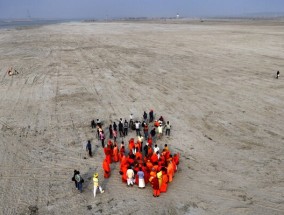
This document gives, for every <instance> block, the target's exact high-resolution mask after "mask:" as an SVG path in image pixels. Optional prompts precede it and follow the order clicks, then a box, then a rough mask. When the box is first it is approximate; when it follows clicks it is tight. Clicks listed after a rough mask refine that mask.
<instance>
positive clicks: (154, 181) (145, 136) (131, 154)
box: [72, 110, 179, 197]
mask: <svg viewBox="0 0 284 215" xmlns="http://www.w3.org/2000/svg"><path fill="white" fill-rule="evenodd" d="M141 121H142V122H141ZM141 121H139V120H134V116H133V114H131V115H130V119H129V122H128V121H127V120H126V119H124V120H123V119H122V118H120V120H119V121H118V123H117V124H116V122H113V123H111V124H110V125H109V126H108V135H109V136H108V141H107V143H106V144H105V139H106V136H105V132H104V130H103V128H102V122H101V120H100V119H97V120H96V121H95V120H92V122H91V127H92V128H93V129H96V136H97V138H98V139H99V140H100V141H101V146H102V148H103V151H104V154H105V158H104V160H103V162H102V168H103V170H104V178H109V177H110V176H111V167H110V165H111V164H112V163H116V162H119V163H120V165H119V167H120V169H119V170H120V171H119V173H120V175H121V180H122V182H124V183H126V184H127V186H128V187H132V186H134V185H137V186H138V187H139V188H141V189H143V188H145V186H146V185H147V184H150V185H151V186H152V188H153V196H154V197H159V196H160V193H163V192H166V191H167V186H168V183H171V182H172V181H173V177H174V174H175V173H176V171H177V167H178V164H179V154H172V153H171V151H170V149H169V146H168V145H167V144H164V146H163V148H162V149H160V148H159V146H158V141H159V139H161V138H162V136H163V135H164V133H165V135H167V136H170V130H171V124H170V122H169V121H167V122H165V120H164V118H163V117H162V116H161V117H160V118H159V119H158V120H154V112H153V110H150V112H149V114H147V113H146V112H145V111H144V113H143V116H142V120H141ZM164 130H165V132H164ZM129 131H135V132H136V137H135V138H129V140H128V141H126V137H127V136H128V134H129ZM142 132H143V133H142ZM118 135H119V137H120V140H121V141H120V143H118ZM127 143H128V144H127ZM126 144H127V145H126ZM86 151H87V152H88V154H89V156H90V157H92V146H91V142H90V141H88V142H87V144H86ZM75 171H77V170H75ZM75 171H74V176H73V178H72V180H74V181H75V186H76V188H77V189H79V190H80V191H82V186H81V184H82V182H81V181H80V179H79V177H77V179H78V180H76V175H79V174H80V173H78V171H77V172H75ZM93 182H94V196H96V191H97V190H98V189H99V190H100V192H101V193H103V192H104V190H103V189H102V188H101V186H100V185H99V182H98V173H95V174H94V176H93Z"/></svg>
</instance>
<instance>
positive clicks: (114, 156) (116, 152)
mask: <svg viewBox="0 0 284 215" xmlns="http://www.w3.org/2000/svg"><path fill="white" fill-rule="evenodd" d="M112 154H113V157H112V158H113V161H114V162H118V160H119V155H118V147H117V145H116V144H114V147H113V153H112Z"/></svg>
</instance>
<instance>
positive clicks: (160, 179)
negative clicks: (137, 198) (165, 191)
mask: <svg viewBox="0 0 284 215" xmlns="http://www.w3.org/2000/svg"><path fill="white" fill-rule="evenodd" d="M162 177H163V173H162V170H160V171H157V178H158V181H159V189H160V188H161V185H162Z"/></svg>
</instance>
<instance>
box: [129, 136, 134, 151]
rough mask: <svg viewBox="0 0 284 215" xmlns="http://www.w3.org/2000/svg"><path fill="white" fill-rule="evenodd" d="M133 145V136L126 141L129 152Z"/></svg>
mask: <svg viewBox="0 0 284 215" xmlns="http://www.w3.org/2000/svg"><path fill="white" fill-rule="evenodd" d="M134 146H135V143H134V138H131V139H130V140H129V143H128V149H129V152H132V149H133V148H134Z"/></svg>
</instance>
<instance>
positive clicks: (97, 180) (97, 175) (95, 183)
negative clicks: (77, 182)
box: [93, 173, 105, 198]
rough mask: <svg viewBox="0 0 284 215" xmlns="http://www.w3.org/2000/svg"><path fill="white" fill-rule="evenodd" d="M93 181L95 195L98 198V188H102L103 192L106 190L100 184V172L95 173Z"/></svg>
mask: <svg viewBox="0 0 284 215" xmlns="http://www.w3.org/2000/svg"><path fill="white" fill-rule="evenodd" d="M93 182H94V197H95V198H96V194H97V189H99V190H100V192H101V193H104V192H105V191H104V190H103V189H102V187H101V186H100V185H99V174H98V173H95V174H94V176H93Z"/></svg>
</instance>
